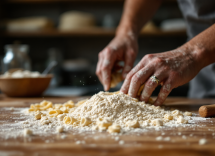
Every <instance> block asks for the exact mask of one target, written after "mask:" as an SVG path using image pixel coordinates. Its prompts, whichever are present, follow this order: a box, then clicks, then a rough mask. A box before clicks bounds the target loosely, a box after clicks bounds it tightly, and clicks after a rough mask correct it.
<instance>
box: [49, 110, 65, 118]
mask: <svg viewBox="0 0 215 156" xmlns="http://www.w3.org/2000/svg"><path fill="white" fill-rule="evenodd" d="M59 114H63V112H62V111H61V110H60V109H55V110H50V111H49V116H50V117H57V116H58V115H59Z"/></svg>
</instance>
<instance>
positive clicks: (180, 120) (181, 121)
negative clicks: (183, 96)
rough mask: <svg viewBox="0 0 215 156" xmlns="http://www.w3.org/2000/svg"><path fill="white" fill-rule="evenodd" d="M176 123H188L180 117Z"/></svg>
mask: <svg viewBox="0 0 215 156" xmlns="http://www.w3.org/2000/svg"><path fill="white" fill-rule="evenodd" d="M177 122H178V123H182V124H187V123H188V121H187V120H185V119H184V118H183V117H182V116H180V117H179V118H178V119H177Z"/></svg>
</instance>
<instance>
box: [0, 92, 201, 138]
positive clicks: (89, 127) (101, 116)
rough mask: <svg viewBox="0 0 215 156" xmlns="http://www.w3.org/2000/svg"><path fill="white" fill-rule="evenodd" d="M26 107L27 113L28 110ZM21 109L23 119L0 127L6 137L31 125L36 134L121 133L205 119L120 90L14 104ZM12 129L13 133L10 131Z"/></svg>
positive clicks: (15, 112) (14, 134)
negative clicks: (62, 100)
mask: <svg viewBox="0 0 215 156" xmlns="http://www.w3.org/2000/svg"><path fill="white" fill-rule="evenodd" d="M8 110H10V109H9V108H8ZM26 110H27V114H26V113H24V111H25V112H26ZM18 112H19V113H21V116H20V119H22V120H23V121H19V122H16V121H15V123H10V124H9V123H5V124H3V127H2V129H0V134H1V135H2V136H3V135H4V137H5V139H7V138H8V137H14V138H15V137H17V136H23V130H24V129H30V130H31V131H32V133H33V134H34V135H51V134H56V133H59V132H63V131H64V132H65V133H66V132H69V131H71V130H73V133H82V132H91V133H92V134H94V132H95V131H99V132H101V131H107V132H109V133H113V134H120V135H121V134H126V133H130V132H132V133H133V132H134V133H136V132H146V131H149V130H151V129H154V130H156V131H157V130H160V129H162V128H172V127H178V126H182V127H186V126H195V125H196V122H195V120H197V121H199V120H205V119H204V118H201V117H195V116H196V115H195V114H193V113H185V112H182V111H179V110H175V109H170V108H167V107H164V106H163V107H159V106H157V107H156V106H154V105H151V104H146V103H145V102H142V101H138V99H135V98H132V97H130V96H128V95H126V94H123V93H119V92H115V93H110V92H99V93H98V94H95V95H94V96H92V97H91V98H90V99H88V100H83V101H80V102H78V103H77V104H74V103H73V102H72V101H68V102H66V103H64V104H53V103H52V102H49V101H42V102H41V103H39V104H32V105H31V107H30V109H26V108H25V109H19V108H14V114H19V113H18ZM187 115H192V116H187ZM15 124H16V129H14V131H13V130H12V129H10V127H11V125H13V126H14V125H15ZM9 130H10V132H11V133H10V134H7V133H6V132H8V131H9ZM12 131H13V132H12Z"/></svg>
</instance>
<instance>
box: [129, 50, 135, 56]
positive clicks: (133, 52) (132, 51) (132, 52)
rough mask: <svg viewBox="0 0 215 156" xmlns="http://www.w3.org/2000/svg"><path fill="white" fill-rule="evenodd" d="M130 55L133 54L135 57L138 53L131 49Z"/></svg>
mask: <svg viewBox="0 0 215 156" xmlns="http://www.w3.org/2000/svg"><path fill="white" fill-rule="evenodd" d="M128 53H129V56H131V57H134V56H136V53H135V51H134V50H129V52H128Z"/></svg>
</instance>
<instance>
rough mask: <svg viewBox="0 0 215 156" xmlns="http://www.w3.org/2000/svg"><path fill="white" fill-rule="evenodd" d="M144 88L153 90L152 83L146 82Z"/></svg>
mask: <svg viewBox="0 0 215 156" xmlns="http://www.w3.org/2000/svg"><path fill="white" fill-rule="evenodd" d="M144 87H145V88H151V87H152V83H150V82H146V83H145V86H144Z"/></svg>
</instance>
